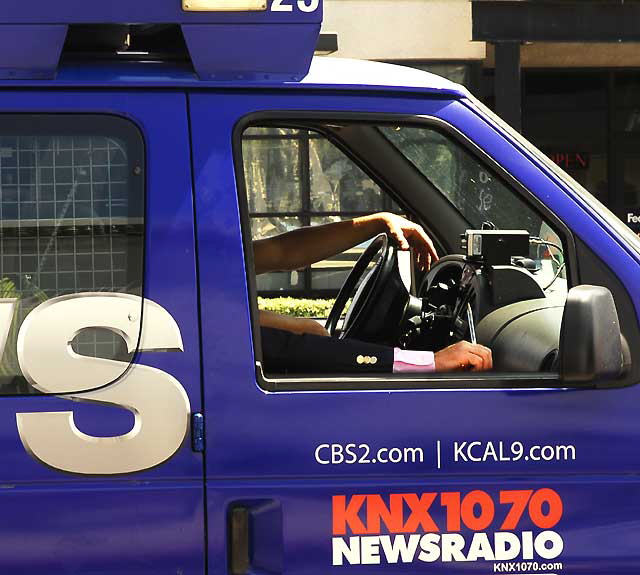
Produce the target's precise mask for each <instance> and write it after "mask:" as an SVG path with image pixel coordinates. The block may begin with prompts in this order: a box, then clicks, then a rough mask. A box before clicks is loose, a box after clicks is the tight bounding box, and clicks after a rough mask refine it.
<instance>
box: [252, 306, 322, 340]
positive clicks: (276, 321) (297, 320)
mask: <svg viewBox="0 0 640 575" xmlns="http://www.w3.org/2000/svg"><path fill="white" fill-rule="evenodd" d="M260 326H261V327H269V328H272V329H280V330H283V331H290V332H292V333H297V334H298V335H302V334H305V333H310V334H313V335H321V336H325V337H328V336H329V332H328V331H327V330H326V329H325V328H324V327H323V326H322V325H321V324H320V323H319V322H317V321H315V320H314V319H311V318H307V317H292V316H288V315H280V314H278V313H274V312H272V311H265V310H260Z"/></svg>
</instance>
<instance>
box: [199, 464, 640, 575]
mask: <svg viewBox="0 0 640 575" xmlns="http://www.w3.org/2000/svg"><path fill="white" fill-rule="evenodd" d="M297 479H298V481H296V480H295V479H293V478H290V479H289V480H282V481H279V482H257V481H254V482H250V481H243V482H239V481H234V482H224V483H218V482H210V483H208V484H207V487H208V496H207V504H208V510H209V522H210V525H212V526H218V525H223V524H224V520H225V513H226V511H227V510H228V509H229V507H230V506H232V505H237V504H242V503H243V502H249V504H250V503H251V501H252V500H255V498H260V499H263V500H271V501H273V502H274V503H275V502H277V503H278V504H280V505H281V506H282V510H283V521H282V527H281V528H280V529H278V530H274V532H272V534H271V535H272V537H273V538H274V539H277V538H279V539H280V540H281V541H283V542H284V545H282V555H283V557H282V560H283V565H284V566H285V570H286V572H287V573H304V574H305V575H326V574H327V573H329V574H336V575H338V574H345V573H347V574H350V575H351V574H357V575H370V574H373V575H377V574H382V573H384V574H396V573H397V574H402V575H405V574H412V573H413V574H414V573H425V574H431V573H437V574H440V573H442V574H446V575H461V574H462V575H466V574H476V575H481V574H482V575H486V574H488V573H495V572H511V573H532V574H536V575H540V574H541V573H553V574H555V575H560V574H561V573H580V574H581V575H602V574H603V573H607V574H618V575H636V574H637V573H638V562H640V551H639V549H638V545H637V540H638V525H637V517H638V515H639V514H640V503H639V502H640V499H639V498H638V491H639V489H640V485H639V484H638V481H637V479H636V478H631V477H630V478H618V479H612V478H607V477H601V478H598V480H597V482H595V481H594V482H592V483H591V482H583V481H579V480H576V479H571V478H564V479H562V478H558V476H556V475H550V476H546V477H545V476H542V477H535V478H531V479H530V480H528V481H521V480H514V479H513V478H511V477H504V478H503V479H483V480H471V479H469V478H467V479H466V480H463V479H461V478H457V479H452V478H450V477H446V478H442V479H441V480H440V481H438V480H436V479H433V478H430V479H424V480H421V481H403V480H397V479H396V478H393V479H392V478H391V477H379V478H377V479H372V480H370V481H366V482H365V481H359V480H357V479H353V478H352V479H345V480H342V481H336V480H330V479H329V480H326V481H319V480H313V479H309V478H307V477H305V478H304V481H303V480H302V478H301V477H299V478H297ZM540 489H552V490H554V491H555V492H556V493H557V494H558V496H559V497H560V498H561V500H562V502H563V506H564V507H563V513H562V515H561V517H560V519H559V521H558V523H557V524H556V525H554V526H553V527H552V528H551V529H549V530H550V531H553V532H555V533H557V534H558V535H559V536H560V538H561V539H562V543H563V550H562V552H561V553H560V555H558V556H557V557H555V558H553V559H541V558H540V557H536V558H535V563H537V566H538V569H534V568H533V567H534V565H533V564H534V560H522V559H521V558H522V556H523V553H518V554H517V555H518V558H517V559H513V560H504V561H492V560H483V559H479V560H472V561H455V560H451V561H445V562H443V561H439V560H437V561H427V560H426V558H423V559H422V560H421V559H419V558H418V555H419V553H421V552H422V549H421V548H418V549H417V551H416V552H415V553H409V554H408V556H409V557H410V558H411V559H412V560H411V561H410V562H404V561H403V560H402V559H400V558H399V559H398V560H397V562H395V563H392V562H390V561H387V560H386V556H385V553H384V550H383V548H382V546H381V545H380V544H377V545H376V548H375V549H376V551H377V552H376V553H375V554H376V555H377V556H378V557H377V559H378V562H377V563H370V564H361V565H357V564H355V565H350V564H348V563H347V562H346V561H344V562H343V565H340V566H337V565H332V562H333V561H332V556H333V553H332V551H333V550H332V538H333V533H332V531H333V529H332V519H333V517H332V497H333V496H334V495H346V496H347V497H349V496H351V495H354V494H373V495H380V496H381V497H382V500H383V501H386V502H387V503H388V501H389V495H390V494H392V493H393V494H401V493H405V494H418V495H422V494H424V493H434V494H437V495H436V498H435V499H434V501H433V503H431V505H430V506H429V507H428V514H429V517H430V518H431V519H432V520H433V522H434V523H435V525H436V526H437V527H438V531H437V534H438V535H440V536H442V535H443V534H447V533H449V534H451V533H453V532H452V531H449V530H447V528H446V525H447V508H446V507H445V506H443V505H442V503H441V499H440V498H441V494H442V493H460V494H461V497H462V498H464V497H465V496H466V495H468V494H469V493H470V492H471V491H474V490H480V491H484V492H485V493H486V494H487V495H488V496H489V498H490V500H491V501H492V502H494V506H495V515H494V518H493V519H492V520H491V521H490V523H489V525H488V527H486V528H484V529H482V530H475V531H474V530H473V529H469V528H466V527H465V526H464V524H463V525H461V529H460V531H459V532H456V533H457V535H458V536H461V537H462V538H463V539H464V541H465V547H464V552H463V553H464V556H465V558H467V557H468V552H469V550H470V545H471V541H472V539H473V536H474V534H482V533H484V534H487V538H488V541H489V543H490V545H491V549H492V550H494V549H495V546H494V544H493V538H494V534H495V533H498V532H500V531H501V529H500V527H501V526H502V524H503V523H504V520H505V519H506V514H507V513H508V511H509V510H510V507H511V506H510V505H508V504H501V503H500V502H499V501H500V492H501V491H502V492H505V491H514V490H534V491H536V490H540ZM364 507H366V504H365V505H364ZM363 511H364V510H363ZM409 513H410V510H409V508H408V507H405V512H404V517H405V521H406V520H408V517H409ZM454 515H455V514H453V513H449V516H454ZM361 518H362V522H363V524H364V525H365V526H366V527H369V525H371V523H370V522H368V521H367V516H366V513H364V512H362V513H361ZM381 527H382V528H381V529H380V530H377V529H375V528H374V529H373V530H372V532H371V533H370V534H368V535H366V536H364V537H367V536H368V537H372V538H375V537H376V535H383V536H384V535H386V534H390V530H389V529H388V528H386V526H385V523H384V522H381ZM424 531H425V529H422V528H418V529H416V530H415V533H416V534H421V533H424ZM527 531H529V532H532V533H533V534H534V536H537V535H539V534H540V533H542V532H544V531H548V530H546V529H541V528H539V527H537V526H536V525H535V524H534V523H533V521H532V520H531V518H530V516H529V510H528V509H525V510H524V513H523V514H522V517H521V519H520V520H518V521H517V527H516V529H513V530H511V531H509V532H510V533H516V534H521V533H523V532H527ZM503 532H504V531H503ZM412 533H414V531H409V532H407V533H406V534H399V537H401V538H403V539H404V538H407V537H408V535H410V534H412ZM351 536H353V534H352V533H351V532H350V530H347V536H346V539H347V540H348V538H349V537H351ZM391 536H392V537H394V535H393V534H391ZM356 537H357V536H356ZM476 537H478V535H476ZM480 537H482V535H480ZM405 540H406V539H405ZM255 543H256V544H257V542H255ZM374 543H375V541H374ZM485 549H486V547H485ZM272 551H273V552H275V553H277V552H278V545H277V544H276V543H273V544H272ZM226 561H227V547H226V541H225V538H224V531H222V530H218V529H211V530H210V537H209V562H210V563H209V564H210V566H211V568H210V573H211V574H215V573H224V572H225V570H224V566H225V565H226ZM504 563H510V564H512V565H517V566H518V567H519V569H517V568H516V569H514V568H511V571H509V570H508V569H507V570H504V571H502V570H498V571H494V565H497V566H498V568H499V569H501V567H502V565H501V564H504ZM556 563H561V567H560V568H559V569H552V568H550V567H551V566H552V565H554V564H556ZM543 564H544V566H542V565H543ZM251 572H252V573H265V572H266V571H265V570H261V569H259V568H253V567H252V569H251ZM271 573H275V571H271Z"/></svg>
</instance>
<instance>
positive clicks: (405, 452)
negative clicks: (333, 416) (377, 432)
mask: <svg viewBox="0 0 640 575" xmlns="http://www.w3.org/2000/svg"><path fill="white" fill-rule="evenodd" d="M314 457H315V460H316V462H317V463H319V464H320V465H343V464H346V465H353V464H360V465H369V464H399V463H424V450H423V449H422V448H421V447H380V448H377V449H376V448H372V447H371V446H370V445H368V444H367V443H345V444H342V443H321V444H320V445H318V446H317V447H316V449H315V451H314Z"/></svg>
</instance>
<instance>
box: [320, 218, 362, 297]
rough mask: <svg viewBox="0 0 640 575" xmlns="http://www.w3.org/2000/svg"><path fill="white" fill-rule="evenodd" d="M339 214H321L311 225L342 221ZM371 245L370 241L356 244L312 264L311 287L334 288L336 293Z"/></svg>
mask: <svg viewBox="0 0 640 575" xmlns="http://www.w3.org/2000/svg"><path fill="white" fill-rule="evenodd" d="M341 219H346V218H341V217H339V216H319V217H314V218H311V225H312V226H317V225H322V224H327V223H331V222H334V221H335V222H337V221H340V220H341ZM368 245H369V241H367V242H365V243H363V244H360V245H358V246H355V247H353V248H351V249H349V250H347V251H345V252H342V253H341V254H337V255H335V256H333V257H330V258H328V259H326V260H323V261H321V262H317V263H315V264H313V265H312V266H311V287H312V289H316V290H334V291H335V292H336V294H337V293H338V291H339V290H340V288H341V287H342V284H343V283H344V282H345V280H346V279H347V276H348V275H349V272H350V271H351V269H352V268H353V266H354V265H355V263H356V262H357V261H358V258H359V257H360V256H361V255H362V252H363V251H364V250H365V249H366V248H367V246H368Z"/></svg>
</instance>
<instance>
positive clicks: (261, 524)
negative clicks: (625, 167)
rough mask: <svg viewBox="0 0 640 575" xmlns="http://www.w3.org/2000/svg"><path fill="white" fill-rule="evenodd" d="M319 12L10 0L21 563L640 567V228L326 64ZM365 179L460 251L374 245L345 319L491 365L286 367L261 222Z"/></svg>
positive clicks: (7, 570) (3, 61) (482, 132)
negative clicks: (267, 336) (267, 342)
mask: <svg viewBox="0 0 640 575" xmlns="http://www.w3.org/2000/svg"><path fill="white" fill-rule="evenodd" d="M321 20H322V3H321V0H153V1H144V0H137V1H136V2H132V1H131V0H112V1H111V2H108V3H98V2H82V1H80V0H58V1H57V2H52V1H51V0H33V1H32V2H31V3H26V4H25V3H23V2H4V3H3V8H2V11H1V12H0V222H1V226H0V349H1V350H2V355H1V358H2V359H1V362H0V384H1V385H0V395H1V397H0V411H1V412H2V413H4V416H2V417H0V445H1V453H0V461H1V462H2V465H1V466H0V474H1V478H0V487H1V489H0V506H1V507H0V508H1V509H3V513H2V517H1V518H0V551H1V552H0V573H2V574H7V575H9V574H19V573H20V574H34V575H35V574H36V573H38V574H39V573H46V574H48V575H58V574H83V575H89V574H92V575H98V574H99V575H116V574H119V575H122V574H127V575H143V574H144V575H151V574H154V575H158V574H167V575H169V574H171V575H195V574H200V575H201V574H205V573H208V574H210V575H215V574H227V573H229V574H231V575H245V574H246V575H249V574H250V575H267V574H273V575H278V574H283V575H284V574H296V575H297V574H300V575H316V574H318V575H320V574H322V575H326V574H327V573H331V574H335V575H340V574H344V575H358V574H367V575H371V574H376V573H398V574H415V573H442V574H447V573H451V574H456V575H462V574H472V573H473V574H485V575H486V574H489V573H503V572H504V573H526V574H550V573H555V574H556V575H560V574H565V573H566V574H567V575H568V574H577V573H580V574H599V575H613V574H614V573H615V574H623V573H624V574H633V575H637V573H639V572H640V545H639V544H638V541H639V540H640V521H639V519H640V480H639V479H638V477H639V475H638V474H639V473H640V449H638V442H639V441H640V426H639V424H638V421H639V419H638V414H637V413H636V411H635V409H636V407H635V403H634V401H639V402H640V391H639V389H640V388H638V387H636V384H637V383H638V382H640V327H639V325H638V314H639V312H640V287H639V283H640V241H639V240H638V238H636V237H635V235H634V234H633V233H632V232H631V231H630V230H628V229H627V228H626V226H625V225H624V224H623V223H622V222H621V221H619V220H618V219H616V217H615V216H613V215H612V214H611V213H610V212H609V211H608V210H607V209H606V208H605V207H603V206H602V205H601V204H600V203H599V202H598V201H597V200H596V199H594V197H593V196H591V195H590V194H589V193H588V192H587V191H586V190H584V189H582V188H581V187H580V186H579V185H578V184H576V183H575V182H574V181H573V180H572V179H571V178H569V177H568V176H567V175H566V174H564V173H563V172H562V171H561V170H560V169H559V168H558V167H557V166H555V165H554V164H553V162H552V161H550V160H549V159H548V158H546V157H545V156H544V155H543V154H542V153H541V152H539V151H538V150H536V149H535V148H534V147H533V146H531V145H530V144H529V143H528V142H527V141H526V140H524V139H523V138H522V137H521V136H520V134H518V133H516V132H515V131H514V130H512V129H511V128H510V127H509V126H507V125H505V124H504V123H503V122H502V121H501V120H500V119H499V118H497V117H496V116H495V115H494V114H493V113H492V112H491V111H489V110H488V109H486V108H485V107H484V106H483V105H482V104H481V103H480V102H478V101H477V100H476V99H475V98H474V97H473V96H472V95H471V94H469V93H468V92H467V91H466V90H465V89H464V88H462V87H460V86H458V85H456V84H453V83H451V82H449V81H447V80H444V79H442V78H439V77H436V76H433V75H430V74H428V73H424V72H421V71H417V70H410V69H408V68H402V67H395V66H390V65H385V64H379V63H372V62H356V61H347V60H345V61H342V60H339V59H322V58H315V59H313V60H312V56H313V52H314V48H315V46H316V41H317V38H318V34H319V29H320V23H321ZM327 158H330V159H329V160H327ZM331 158H332V159H331ZM329 165H330V166H329ZM327 166H329V168H328V167H327ZM331 166H348V167H347V168H345V169H344V170H343V171H342V172H340V174H344V173H348V174H350V176H349V177H348V178H344V177H343V175H338V176H336V175H335V174H334V173H333V172H332V171H331V170H332V169H333V168H331ZM337 169H338V168H336V170H337ZM340 169H342V168H340ZM302 176H304V177H305V178H306V180H305V181H313V182H315V184H314V185H317V189H315V190H311V191H310V192H308V193H307V194H306V195H301V192H300V194H299V193H298V192H297V191H296V190H298V189H299V186H300V181H301V180H302ZM276 189H277V190H279V193H280V196H279V197H280V198H288V200H286V201H284V200H283V201H273V197H274V196H273V191H274V190H276ZM344 189H349V190H352V191H353V190H355V192H354V193H352V194H351V196H349V197H350V198H353V197H356V198H357V199H356V200H349V201H350V202H351V203H350V208H349V209H350V210H352V211H353V213H354V215H357V214H358V213H360V212H362V213H364V212H369V211H372V209H371V208H372V207H375V208H376V209H377V208H378V207H381V208H385V207H386V208H387V209H388V210H391V211H396V212H398V213H402V214H404V215H405V216H406V217H408V218H410V219H413V220H414V221H416V222H419V223H420V224H421V225H422V226H423V227H424V228H425V229H426V230H428V232H429V234H430V235H431V237H432V238H433V240H434V242H435V243H436V245H437V248H438V251H439V253H440V254H441V255H442V256H445V257H441V259H440V260H439V262H438V263H437V264H435V265H433V266H432V268H431V269H430V270H429V271H428V272H426V273H424V272H422V271H420V270H419V269H417V268H416V266H415V265H413V264H412V263H411V261H410V260H409V259H407V258H402V257H399V256H398V254H397V253H396V249H395V248H394V246H393V245H392V244H391V242H388V241H387V240H386V238H385V237H384V236H381V237H380V238H377V239H374V241H373V242H371V243H370V244H369V247H368V248H367V249H366V250H364V253H362V255H361V256H360V258H359V261H358V263H356V265H355V266H354V267H353V271H351V272H350V273H349V274H348V277H346V278H345V279H344V281H345V286H346V287H345V288H344V289H343V290H342V291H341V297H340V298H339V299H338V303H336V305H335V307H334V310H333V311H332V314H331V328H332V333H333V334H334V336H335V337H338V338H340V337H344V334H347V333H348V334H350V336H352V337H359V338H362V339H366V340H368V341H372V342H377V343H385V344H387V345H393V346H398V347H404V348H417V349H438V348H439V347H441V346H444V345H447V344H448V343H450V342H452V341H457V340H461V339H469V338H474V337H475V338H477V341H479V342H482V343H484V344H485V345H487V346H488V347H490V348H491V349H492V351H493V364H494V367H493V370H492V371H490V372H483V373H469V372H456V373H427V374H375V373H366V374H363V375H360V374H357V373H356V374H354V373H350V374H345V373H339V370H336V372H335V373H331V369H328V370H324V371H323V372H322V373H315V372H314V371H313V370H308V371H305V370H300V371H303V373H291V372H286V373H277V372H275V371H274V370H270V369H269V366H268V365H267V363H265V361H264V357H263V352H262V347H263V346H262V343H261V337H260V329H259V322H258V306H257V303H256V301H257V298H256V296H257V294H258V292H259V291H260V292H262V291H264V289H266V288H265V286H267V284H268V282H267V283H264V282H265V281H266V280H264V278H258V279H256V277H255V273H254V262H253V252H252V239H253V238H255V237H265V236H268V235H269V234H271V233H276V232H278V231H285V230H288V229H291V228H294V227H297V226H299V225H300V224H301V223H305V224H315V223H321V222H322V221H325V220H326V218H329V219H330V218H331V217H332V215H331V214H332V213H333V212H334V211H337V210H336V206H340V205H341V204H340V202H341V201H343V200H342V199H341V198H342V196H341V194H342V191H341V190H344ZM354 194H355V196H354ZM319 212H322V214H323V216H322V217H320V216H318V213H319ZM300 214H302V216H301V215H300ZM323 218H325V220H323ZM342 265H343V264H342V263H340V264H339V266H342ZM329 268H331V266H330V265H329V266H328V267H327V266H326V265H325V266H324V267H322V268H319V269H312V270H311V272H310V273H309V274H307V276H305V277H309V278H311V279H310V280H309V281H316V280H317V281H318V282H319V284H318V285H319V286H320V287H322V286H324V287H325V288H326V289H330V288H331V287H332V285H330V284H329V283H323V281H325V280H326V278H327V276H326V274H327V273H330V274H331V278H334V279H335V277H336V276H335V273H333V272H331V270H330V271H329V272H327V269H329ZM323 274H325V276H323ZM344 276H345V274H343V275H342V276H339V277H343V278H344ZM314 278H315V279H314ZM323 278H325V279H323ZM298 280H299V276H298V274H293V273H292V274H289V275H284V276H283V275H280V276H277V277H276V278H275V279H274V280H273V282H272V283H271V284H268V285H271V286H277V285H287V286H292V285H294V284H297V282H298ZM327 281H328V280H327ZM261 282H263V283H261ZM278 282H281V283H280V284H278ZM277 289H280V288H277ZM347 307H348V308H349V311H350V312H351V311H352V309H353V308H354V307H356V308H357V309H358V313H349V312H348V313H347V314H346V316H344V313H343V312H344V309H345V308H347ZM341 318H342V319H341ZM363 361H364V360H363ZM329 363H330V362H329ZM329 367H331V366H329Z"/></svg>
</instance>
